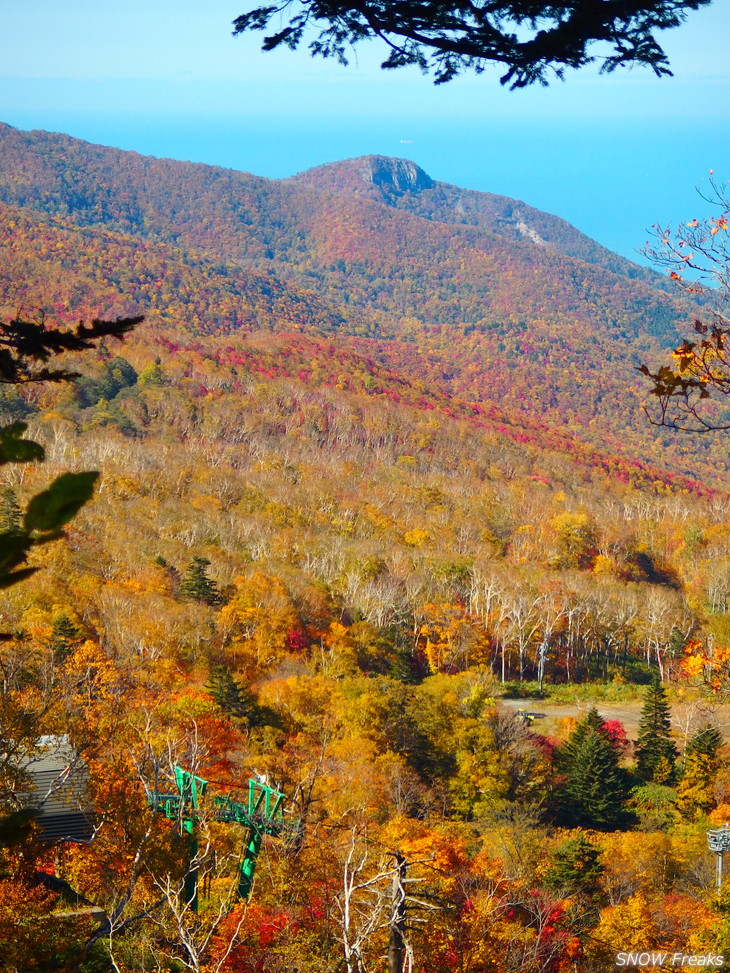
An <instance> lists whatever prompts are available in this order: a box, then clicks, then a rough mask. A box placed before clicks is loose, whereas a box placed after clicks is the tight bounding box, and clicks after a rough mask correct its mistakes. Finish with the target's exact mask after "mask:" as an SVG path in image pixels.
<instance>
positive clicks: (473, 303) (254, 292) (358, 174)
mask: <svg viewBox="0 0 730 973" xmlns="http://www.w3.org/2000/svg"><path fill="white" fill-rule="evenodd" d="M0 200H2V201H4V203H5V204H6V205H10V206H13V207H16V209H17V208H18V207H20V208H22V210H23V213H24V216H23V218H22V219H20V220H19V222H18V220H17V219H16V220H15V222H17V227H16V226H13V227H11V225H10V224H11V222H13V219H11V215H10V213H8V214H6V219H5V221H4V227H5V234H4V242H3V246H4V248H5V251H6V253H7V257H6V267H7V268H8V274H9V276H8V279H7V280H6V283H5V286H4V289H3V300H4V304H5V305H6V306H12V307H17V306H21V305H22V306H25V307H26V308H28V309H29V310H32V309H33V308H35V307H38V306H43V307H46V308H49V309H51V310H53V311H54V312H55V313H64V314H68V315H70V316H71V317H73V316H75V315H77V314H82V313H89V308H92V309H94V310H95V311H98V312H99V313H106V314H111V313H112V312H114V313H116V309H117V308H118V307H120V306H124V307H125V308H127V309H128V310H130V311H131V310H133V309H135V308H136V309H138V310H141V311H142V312H144V313H146V314H147V315H148V318H149V320H148V326H154V323H155V322H156V321H157V320H162V319H163V318H164V320H165V321H167V322H168V323H172V324H176V325H177V326H178V327H179V328H181V329H183V330H191V329H192V331H193V332H195V333H201V332H202V333H208V334H211V333H217V334H222V333H228V334H233V333H235V332H237V331H239V330H240V329H243V330H244V331H248V330H250V329H251V328H256V327H263V328H274V329H275V330H286V329H287V328H298V329H303V330H304V331H305V332H308V331H311V330H314V332H315V333H322V331H324V332H326V333H330V332H332V331H337V333H338V336H339V340H340V342H341V343H345V342H347V343H349V344H350V345H351V347H353V348H354V349H355V350H356V351H358V353H361V354H364V355H366V356H368V357H371V358H374V359H376V360H378V361H380V362H382V364H383V365H385V366H387V367H388V368H390V369H391V370H396V371H399V372H400V373H402V375H403V377H404V379H406V380H407V381H411V382H419V383H421V384H424V385H425V386H426V387H430V388H432V389H434V390H438V391H440V392H443V393H445V394H447V395H452V396H456V397H458V398H460V399H464V400H469V401H472V402H474V403H475V404H480V405H481V406H484V407H494V406H498V407H499V408H501V409H507V410H510V411H511V412H512V413H514V414H515V415H517V414H520V413H521V414H523V415H524V417H525V421H527V422H534V421H538V422H540V423H547V424H548V425H550V426H553V427H556V428H559V427H560V428H566V427H567V428H568V429H569V430H570V433H571V435H574V436H576V437H578V438H579V439H582V440H583V441H585V442H590V443H591V444H593V445H594V446H598V447H600V448H601V449H603V448H605V447H608V448H609V449H610V450H612V451H615V452H619V453H623V454H624V455H625V456H627V457H630V456H634V457H639V456H640V457H641V458H642V459H648V460H649V462H651V463H652V464H654V465H657V466H665V467H667V468H669V469H671V470H672V471H675V472H681V473H682V474H685V475H688V476H691V477H694V476H698V475H700V476H702V477H704V478H705V479H707V480H709V481H712V482H716V483H718V484H719V483H720V482H721V478H722V476H723V475H724V472H725V470H726V460H725V453H726V451H725V450H724V449H723V448H722V444H721V442H720V441H719V440H717V439H712V438H711V439H709V441H708V440H703V441H702V442H701V443H688V442H687V440H686V439H682V438H681V437H680V438H676V437H671V436H668V435H666V434H661V435H659V434H657V432H656V430H653V429H652V428H651V427H650V426H649V425H648V423H647V421H646V417H645V416H644V413H643V411H642V408H641V394H642V387H641V383H640V382H639V379H638V375H637V372H636V366H637V365H638V364H639V363H640V362H641V361H645V360H653V361H656V360H657V359H658V358H660V357H661V354H662V351H661V349H662V348H665V347H667V346H670V345H672V344H673V343H675V342H676V339H677V333H678V328H679V326H680V322H681V321H682V320H684V319H685V318H686V317H687V309H686V308H685V307H683V306H682V305H681V303H680V302H679V301H678V299H677V298H676V297H675V296H674V295H673V294H671V293H667V291H666V290H665V289H664V281H663V280H661V278H659V277H658V276H657V275H654V274H652V273H651V272H649V271H646V270H643V269H641V268H638V267H636V266H635V265H633V264H631V263H630V262H629V261H626V260H623V259H622V258H620V257H617V256H616V255H614V254H610V253H608V252H607V251H606V250H604V249H603V248H601V247H600V246H598V245H597V244H595V243H594V242H593V241H590V240H589V239H588V238H586V237H585V236H584V235H583V234H581V233H579V232H578V231H577V230H575V229H574V228H572V227H571V226H569V224H567V223H565V222H564V221H562V220H560V219H558V218H557V217H553V216H549V215H547V214H544V213H540V212H539V211H537V210H534V209H532V208H531V207H529V206H525V205H524V204H522V203H517V202H516V201H514V200H509V199H506V198H505V197H499V196H493V195H490V194H485V193H475V192H470V191H466V190H461V189H458V188H456V187H453V186H448V185H446V184H443V183H438V182H434V181H433V180H432V179H431V178H430V176H428V175H427V174H426V173H424V172H423V171H422V170H420V169H419V168H418V167H417V166H416V165H415V164H413V163H409V162H406V161H404V160H395V159H385V158H383V157H377V156H373V157H364V158H362V159H358V160H350V161H349V162H343V163H334V164H332V165H328V166H322V167H319V168H317V169H314V170H311V171H310V172H307V173H302V174H300V175H299V176H296V177H294V178H292V179H288V180H281V181H275V180H266V179H261V178H258V177H255V176H251V175H248V174H245V173H238V172H233V171H231V170H224V169H217V168H214V167H211V166H202V165H192V164H187V163H179V162H174V161H171V160H160V159H151V158H144V157H141V156H139V155H136V154H135V153H130V152H121V151H119V150H114V149H108V148H103V147H99V146H92V145H88V144H87V143H83V142H80V141H78V140H75V139H71V138H69V137H68V136H63V135H50V134H48V133H44V132H31V133H24V132H20V131H18V130H16V129H13V128H10V127H9V126H0ZM38 219H42V220H46V221H48V220H50V221H51V223H49V224H48V229H47V231H46V232H45V234H44V233H41V234H38V233H36V232H35V231H33V230H31V229H30V227H31V224H32V223H33V221H34V220H38ZM23 220H24V221H25V226H26V227H27V229H26V230H25V231H24V230H23V229H22V226H23V225H24V224H23ZM59 221H60V222H59ZM54 234H61V236H62V238H63V239H62V240H61V239H60V237H59V240H57V241H56V242H54V243H53V244H52V246H51V249H52V250H53V254H54V260H53V261H52V262H51V265H50V267H46V269H45V270H44V271H43V273H40V274H38V273H37V272H36V270H37V268H38V267H39V266H40V264H38V260H41V261H42V262H43V264H44V266H45V265H46V262H47V261H48V256H49V254H48V251H49V246H48V245H47V243H46V242H44V241H45V237H46V236H49V235H50V236H53V235H54ZM74 234H75V236H74ZM97 247H98V249H99V253H98V255H97V254H96V253H95V250H96V248H97ZM118 247H121V248H122V250H121V251H120V252H119V255H116V253H115V255H113V256H112V251H113V250H114V248H118ZM160 247H162V249H160ZM39 248H40V252H39ZM165 248H166V249H165ZM24 261H25V263H26V265H27V262H28V261H30V262H31V263H32V262H33V261H36V270H34V269H33V268H32V267H28V272H25V271H24V270H23V262H24ZM173 264H175V268H174V269H173V266H172V265H173ZM87 265H88V266H87ZM262 275H263V276H262ZM34 281H35V282H36V283H33V282H34ZM51 282H53V283H52V285H51ZM34 288H35V292H34ZM54 291H55V293H54ZM274 308H276V309H277V310H276V312H275V313H273V312H272V309H274ZM160 316H161V317H160ZM718 477H720V479H718Z"/></svg>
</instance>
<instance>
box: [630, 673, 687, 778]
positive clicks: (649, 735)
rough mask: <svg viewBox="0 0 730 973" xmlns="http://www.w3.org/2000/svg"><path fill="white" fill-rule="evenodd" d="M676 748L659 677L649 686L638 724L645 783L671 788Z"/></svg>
mask: <svg viewBox="0 0 730 973" xmlns="http://www.w3.org/2000/svg"><path fill="white" fill-rule="evenodd" d="M677 756H678V753H677V748H676V746H675V745H674V741H673V740H672V737H671V722H670V719H669V704H668V703H667V697H666V692H665V690H664V687H663V686H662V684H661V680H660V679H659V677H658V676H655V677H654V679H653V680H652V683H651V685H650V686H649V688H648V690H647V692H646V696H645V697H644V705H643V707H642V710H641V719H640V721H639V738H638V740H637V743H636V763H637V769H638V772H639V776H640V777H641V779H642V780H646V781H654V782H655V783H656V784H669V783H671V782H672V779H673V778H674V774H675V763H676V760H677Z"/></svg>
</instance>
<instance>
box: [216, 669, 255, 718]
mask: <svg viewBox="0 0 730 973" xmlns="http://www.w3.org/2000/svg"><path fill="white" fill-rule="evenodd" d="M205 688H206V689H207V690H208V692H209V693H210V695H211V696H212V697H213V699H214V700H215V701H216V703H217V704H218V705H219V706H220V708H221V709H222V710H223V712H224V713H225V714H226V715H227V716H230V717H231V719H233V720H235V721H236V722H242V723H245V724H246V726H255V725H256V722H257V721H256V712H257V708H258V706H257V703H256V697H255V696H254V694H253V693H252V692H251V691H250V690H249V689H246V688H245V687H244V686H241V684H240V683H239V682H237V681H236V679H234V678H233V675H232V673H231V670H230V669H229V668H228V666H222V665H219V666H213V668H212V669H211V670H210V676H209V677H208V681H207V682H206V684H205Z"/></svg>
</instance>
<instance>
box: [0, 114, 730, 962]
mask: <svg viewBox="0 0 730 973" xmlns="http://www.w3.org/2000/svg"><path fill="white" fill-rule="evenodd" d="M0 253H1V254H2V260H1V261H0V303H1V304H2V307H3V309H4V320H5V321H6V322H8V321H10V320H11V318H12V317H13V316H14V315H18V316H19V317H20V318H32V317H34V316H36V315H41V316H42V315H45V321H46V323H47V324H49V326H50V327H52V328H55V327H57V326H58V325H59V324H61V325H64V324H65V325H71V324H74V323H75V322H76V321H77V320H78V319H79V318H86V319H90V318H93V317H103V318H113V317H118V316H130V315H135V314H138V313H142V314H144V315H145V320H144V322H143V323H142V324H140V325H138V326H137V327H136V329H135V330H134V332H133V333H132V334H131V335H129V336H127V337H126V338H125V339H124V341H123V342H121V343H119V342H116V341H114V340H113V339H111V338H109V339H105V340H104V341H102V342H100V343H98V347H97V348H96V349H95V350H92V351H85V352H83V353H78V354H72V355H68V356H66V357H65V358H64V363H65V364H66V366H67V367H68V368H70V369H72V370H74V371H77V372H78V373H79V374H78V375H77V376H76V377H75V378H74V379H73V380H69V381H64V382H59V383H39V384H34V383H28V384H18V383H13V382H8V383H6V384H5V385H4V386H2V388H1V391H0V410H1V416H0V425H8V424H10V423H13V422H16V423H17V422H20V423H23V424H25V430H24V431H23V430H20V429H18V428H16V430H15V432H14V433H13V434H12V436H11V437H10V439H8V438H7V437H8V436H9V435H10V434H8V433H5V434H4V437H5V438H3V437H0V463H2V465H1V466H0V475H1V476H2V480H1V481H0V538H1V539H2V541H3V543H5V544H6V545H8V548H10V547H11V546H12V544H14V543H18V538H19V537H23V536H25V534H24V531H26V532H27V530H28V529H29V526H28V525H29V524H30V525H31V526H32V525H33V524H36V523H42V519H41V518H39V515H38V512H37V511H38V501H37V497H38V496H39V494H40V493H41V491H42V490H44V489H45V488H46V487H47V485H48V483H49V482H50V481H51V480H52V479H53V478H54V476H59V475H62V474H64V473H67V472H69V471H70V472H79V471H86V470H97V471H99V474H100V476H99V480H98V486H97V488H96V491H95V494H94V496H93V499H92V500H91V501H90V502H89V503H86V504H84V505H83V506H82V507H81V509H80V510H79V511H78V512H77V513H76V514H75V516H74V517H73V519H72V521H71V523H70V525H69V526H68V527H67V529H66V537H65V539H57V540H54V541H52V542H49V543H43V544H42V545H41V544H39V545H36V547H35V548H34V550H33V551H32V553H31V555H30V558H29V565H30V566H32V567H35V568H37V569H38V570H37V571H36V572H35V573H34V574H33V575H32V576H29V577H26V578H24V579H23V580H22V581H21V583H18V584H8V585H7V586H6V587H5V588H3V589H2V590H1V591H0V631H2V632H3V633H4V634H3V637H2V639H0V812H1V813H0V971H2V973H6V971H7V973H15V971H17V970H23V973H26V971H27V973H31V971H38V973H48V971H58V973H66V971H72V970H73V971H79V973H112V971H117V973H118V971H123V973H149V971H152V970H154V971H164V973H179V971H181V970H194V971H198V973H213V971H215V973H283V971H298V973H334V971H347V973H366V971H370V970H372V971H374V970H379V969H384V968H385V966H386V963H387V965H388V969H389V970H393V971H397V973H406V971H410V970H424V971H427V973H452V971H453V973H498V971H499V973H503V971H508V973H518V971H522V973H574V971H575V970H581V971H586V973H602V971H604V970H605V969H606V968H608V966H611V965H614V964H615V962H616V955H617V953H618V952H619V951H622V950H626V949H636V950H642V949H652V950H664V951H666V952H667V953H668V954H669V955H670V956H671V955H673V954H674V952H676V951H680V952H682V955H684V954H687V955H693V956H695V955H699V954H703V955H705V954H706V955H710V954H711V955H712V956H713V957H716V956H720V955H721V954H725V955H727V956H728V957H730V930H729V929H728V923H727V914H728V913H727V905H728V903H727V893H726V892H723V893H722V895H721V896H720V897H719V898H718V897H717V896H716V895H715V894H714V891H713V890H712V883H713V874H714V867H715V862H714V859H713V857H712V856H711V855H710V854H709V853H708V851H707V842H706V836H705V832H706V830H707V828H708V827H712V826H718V825H720V824H721V823H722V822H723V821H725V820H726V819H727V817H728V815H729V814H730V775H729V773H728V766H730V765H729V764H728V760H727V750H726V744H725V743H724V738H725V737H726V736H727V734H726V732H725V728H724V727H722V726H721V725H720V714H722V713H723V712H724V710H722V709H720V708H719V707H718V706H717V703H718V702H719V701H720V700H725V699H726V696H727V693H728V688H729V686H730V522H729V520H728V510H729V508H730V501H729V500H728V495H727V492H726V486H727V482H726V479H725V475H726V468H727V467H726V463H727V459H726V456H727V443H726V440H723V439H722V438H721V436H720V434H718V436H717V438H713V437H708V438H707V439H706V440H703V441H702V442H699V443H698V442H697V441H696V440H692V439H684V440H681V439H679V438H671V437H670V436H669V435H668V434H667V435H666V436H662V437H660V436H659V435H658V434H657V430H656V429H654V428H652V427H651V426H649V425H648V423H647V422H646V419H645V417H644V415H643V412H642V410H641V391H640V386H639V384H638V381H637V377H636V371H635V369H636V364H637V363H638V362H639V361H642V360H646V359H648V358H649V357H650V356H655V358H654V360H657V359H660V358H661V355H662V354H663V350H664V349H666V348H667V347H670V346H671V345H672V343H673V342H674V341H675V340H676V336H677V334H678V333H679V332H680V330H681V328H682V324H683V321H684V320H685V318H686V317H687V316H688V315H689V313H690V311H691V310H692V309H691V308H689V307H687V306H685V305H683V304H682V303H681V301H680V299H679V297H677V296H676V295H675V294H674V293H673V292H672V291H671V290H668V289H667V288H666V286H665V283H664V281H663V280H662V279H661V278H659V277H657V276H656V275H654V274H652V273H651V272H650V271H647V270H644V269H642V268H639V267H637V266H635V265H633V264H631V263H629V262H627V261H625V260H623V259H622V258H619V257H617V256H616V255H613V254H610V253H608V252H607V251H605V250H603V249H602V248H601V247H600V246H598V244H595V243H593V242H592V241H590V240H588V239H587V238H586V237H584V236H582V235H581V234H580V233H578V231H576V230H574V229H573V228H572V227H570V226H569V225H568V224H566V223H564V222H563V221H561V220H559V219H558V218H557V217H552V216H548V215H546V214H542V213H539V212H538V211H536V210H534V209H531V208H530V207H529V206H527V205H524V204H522V203H516V202H515V201H513V200H507V199H504V198H503V197H497V196H491V195H489V194H481V193H473V192H469V191H466V190H461V189H457V188H456V187H452V186H447V185H445V184H442V183H438V182H434V181H433V180H432V179H431V178H430V177H429V176H428V175H427V174H426V173H424V172H423V171H422V170H420V169H418V167H416V166H415V165H414V164H413V163H409V162H405V161H402V160H391V159H383V158H380V157H367V158H363V159H358V160H351V161H349V162H343V163H335V164H333V165H330V166H324V167H320V168H318V169H315V170H311V171H310V172H307V173H303V174H301V175H299V176H296V177H294V178H292V179H289V180H283V181H274V180H265V179H260V178H258V177H254V176H250V175H246V174H242V173H236V172H231V171H227V170H220V169H215V168H212V167H208V166H198V165H191V164H184V163H179V162H173V161H170V160H156V159H146V158H143V157H140V156H137V155H135V154H133V153H124V152H120V151H117V150H112V149H105V148H101V147H96V146H89V145H87V144H85V143H81V142H78V141H75V140H73V139H70V138H68V137H66V136H58V135H48V134H47V133H23V132H18V131H16V130H14V129H11V128H9V127H7V126H0ZM8 327H10V325H8ZM21 433H23V434H24V435H25V437H26V438H30V439H32V440H33V441H35V442H38V443H41V444H42V445H43V447H44V449H45V459H44V461H43V462H37V461H33V459H34V457H36V458H37V453H33V452H32V451H30V452H28V451H26V452H23V449H22V448H21V447H18V445H17V441H18V440H17V437H18V436H19V435H21ZM13 437H14V438H13ZM11 440H12V441H11ZM8 444H10V445H8ZM13 450H15V452H13ZM8 457H10V458H8ZM28 511H30V513H27V512H28ZM34 511H35V512H34ZM34 517H35V520H34V519H33V518H34ZM24 518H25V519H24ZM28 518H30V519H28ZM34 529H36V531H37V532H38V531H39V530H40V528H34ZM0 567H2V564H0ZM1 578H2V574H1V573H0V579H1ZM535 695H537V696H539V697H541V698H540V702H539V707H538V709H539V714H538V716H537V717H534V714H533V715H532V716H531V715H530V714H527V713H522V714H520V713H519V710H518V707H517V706H516V705H509V706H508V705H506V703H505V702H504V700H505V698H507V697H512V700H514V699H515V698H524V699H528V698H530V699H532V698H533V697H534V696H535ZM595 700H598V701H609V702H614V703H620V702H628V704H630V707H631V711H632V712H636V711H637V710H638V709H639V708H641V711H642V716H641V725H640V727H639V732H638V733H637V734H634V733H632V734H628V735H627V733H626V731H625V727H624V726H623V725H622V724H621V723H620V722H619V720H617V719H608V720H602V719H601V718H600V717H599V715H598V713H596V712H594V711H591V710H590V709H589V704H590V702H591V701H595ZM553 702H557V703H562V704H563V705H565V704H570V705H571V706H572V707H576V705H579V706H580V707H582V708H581V710H580V718H576V717H573V716H567V717H566V716H564V715H563V714H562V711H561V710H560V708H559V707H556V708H555V711H554V713H551V705H552V703H553ZM520 705H525V706H529V707H532V706H533V704H532V703H530V704H520ZM533 717H534V718H533ZM634 736H635V737H636V739H635V740H632V739H630V738H629V737H634ZM59 741H61V742H60V743H59ZM54 747H55V748H56V749H55V751H54V749H53V748H54ZM57 751H60V752H62V754H64V755H65V757H64V759H65V760H66V765H65V768H66V769H65V770H64V774H65V776H63V775H62V776H61V777H60V778H59V779H58V780H57V782H56V784H55V785H53V786H55V788H56V791H57V792H58V793H59V794H61V795H63V794H64V793H67V794H69V793H71V797H70V798H69V800H70V801H71V804H72V805H73V807H72V809H73V810H75V811H77V812H83V815H84V820H85V827H86V829H87V831H86V833H85V842H86V843H82V842H72V841H57V842H56V843H50V842H49V841H48V840H46V839H47V838H48V835H47V834H45V833H44V830H43V818H42V815H41V817H39V818H38V820H37V821H36V823H35V824H33V823H32V822H31V821H29V818H28V814H27V812H26V811H25V810H24V808H27V806H28V804H29V803H32V802H31V801H30V798H29V794H32V793H33V792H32V786H31V780H32V778H33V768H34V766H35V765H36V763H37V762H38V761H39V760H45V761H49V760H51V759H52V758H53V755H54V753H56V752H57ZM69 755H71V756H70V758H69ZM34 762H36V763H34ZM176 767H177V770H176V769H175V768H176ZM186 774H187V775H188V776H187V777H186V776H185V775H186ZM190 774H192V775H197V777H198V778H200V779H201V780H205V781H207V782H208V785H207V788H208V789H207V791H206V790H205V788H204V786H203V785H202V784H200V783H199V782H198V783H195V782H193V781H192V779H191V777H190V776H189V775H190ZM75 775H77V776H75ZM77 777H78V779H81V780H82V781H83V786H79V787H78V788H77V789H76V790H73V788H70V786H67V784H68V781H69V780H76V779H77ZM204 791H205V793H204ZM280 793H283V794H284V795H285V803H284V805H283V807H284V812H283V815H282V814H281V813H280V809H279V805H277V810H276V812H274V811H272V812H271V814H270V815H269V817H266V814H265V813H264V811H262V810H261V808H262V807H263V806H264V805H256V807H254V808H252V805H250V804H247V803H246V802H247V801H248V800H253V798H251V797H250V795H254V797H255V796H256V795H261V794H268V795H269V798H271V800H272V801H276V800H278V798H277V797H276V795H278V794H280ZM272 795H274V796H273V797H272ZM36 803H37V802H36ZM242 808H243V809H244V810H242ZM246 808H248V811H246V810H245V809H246ZM249 812H250V813H249ZM266 813H268V812H266ZM277 815H278V816H277ZM252 862H253V864H255V870H254V869H253V865H252ZM196 890H197V897H196V895H195V892H196ZM720 962H721V963H722V962H723V961H722V960H721V961H720ZM409 964H410V965H409ZM712 965H717V964H715V963H713V964H712Z"/></svg>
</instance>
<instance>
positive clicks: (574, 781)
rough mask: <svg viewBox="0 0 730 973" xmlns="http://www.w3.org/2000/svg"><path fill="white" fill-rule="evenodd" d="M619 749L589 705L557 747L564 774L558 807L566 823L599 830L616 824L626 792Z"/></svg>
mask: <svg viewBox="0 0 730 973" xmlns="http://www.w3.org/2000/svg"><path fill="white" fill-rule="evenodd" d="M619 761H620V753H619V751H618V749H617V748H616V746H615V745H614V744H613V743H612V741H611V740H610V738H609V736H608V734H607V733H606V729H605V724H604V722H603V720H602V719H601V717H600V715H599V713H598V711H597V710H595V709H591V711H590V712H589V713H588V716H587V717H586V719H585V720H582V721H581V722H580V723H579V724H578V726H577V727H576V728H575V730H574V731H573V733H572V734H571V736H570V737H569V738H568V740H567V741H566V743H565V745H564V746H563V747H562V748H561V750H560V752H559V755H558V767H559V769H560V771H561V773H562V774H563V776H564V778H565V784H564V787H563V789H562V793H561V811H562V817H563V819H564V821H565V823H566V824H570V825H572V826H585V827H591V828H597V829H599V830H611V829H612V828H616V827H617V826H618V825H619V824H620V822H621V820H622V818H623V816H624V806H625V804H626V800H627V799H628V795H629V786H628V780H627V777H626V774H625V773H624V771H623V769H622V767H621V766H620V764H619Z"/></svg>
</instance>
